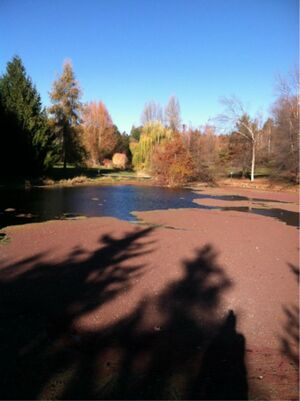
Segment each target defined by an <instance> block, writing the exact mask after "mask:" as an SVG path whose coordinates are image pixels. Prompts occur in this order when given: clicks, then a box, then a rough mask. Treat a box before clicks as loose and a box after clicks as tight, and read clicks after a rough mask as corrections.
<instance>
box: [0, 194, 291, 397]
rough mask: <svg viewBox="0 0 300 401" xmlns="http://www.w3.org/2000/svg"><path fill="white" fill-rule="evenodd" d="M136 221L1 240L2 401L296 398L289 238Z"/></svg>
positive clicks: (247, 218)
mask: <svg viewBox="0 0 300 401" xmlns="http://www.w3.org/2000/svg"><path fill="white" fill-rule="evenodd" d="M282 200H283V199H282ZM138 216H139V217H140V218H142V219H143V220H144V221H146V222H147V223H149V225H147V224H146V225H141V226H137V225H134V224H129V223H127V222H123V221H119V220H117V219H113V218H90V219H86V220H81V221H55V222H54V221H52V222H47V223H40V224H32V225H27V226H19V227H10V228H7V229H6V232H7V234H8V235H9V237H10V242H9V243H8V244H6V245H2V246H0V266H1V267H0V299H1V310H0V319H1V324H0V327H1V329H0V338H1V345H0V348H1V355H3V358H1V361H0V370H1V375H0V398H1V399H3V398H21V399H25V398H29V399H35V398H56V399H57V398H65V399H70V398H72V399H74V398H77V399H80V398H81V399H82V398H83V399H95V398H106V399H107V398H115V399H133V398H135V399H164V398H167V399H170V398H171V399H180V398H184V399H188V398H191V399H192V398H193V399H246V398H248V397H249V398H251V399H274V400H275V399H289V400H291V399H297V398H298V369H297V352H298V342H297V338H298V331H297V330H298V329H297V324H298V312H299V309H298V280H299V270H298V263H299V261H298V231H297V229H296V228H294V227H290V226H287V225H285V224H283V223H281V222H279V221H276V220H274V219H271V218H267V217H262V216H257V215H251V214H245V213H238V212H219V211H207V210H198V209H189V210H176V211H173V210H170V211H154V212H141V213H138ZM1 392H2V394H1Z"/></svg>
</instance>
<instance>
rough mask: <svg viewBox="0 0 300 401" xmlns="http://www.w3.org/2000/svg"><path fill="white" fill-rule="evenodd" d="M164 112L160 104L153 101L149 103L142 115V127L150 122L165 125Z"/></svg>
mask: <svg viewBox="0 0 300 401" xmlns="http://www.w3.org/2000/svg"><path fill="white" fill-rule="evenodd" d="M163 120H164V117H163V110H162V107H161V105H160V104H159V103H156V102H154V101H153V100H151V101H150V102H147V103H146V104H145V106H144V110H143V112H142V115H141V122H142V125H145V124H147V123H150V122H160V123H163Z"/></svg>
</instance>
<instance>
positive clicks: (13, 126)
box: [0, 56, 55, 177]
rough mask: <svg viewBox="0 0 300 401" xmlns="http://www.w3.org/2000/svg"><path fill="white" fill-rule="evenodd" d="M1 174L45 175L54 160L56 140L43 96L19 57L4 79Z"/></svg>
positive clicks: (0, 110) (0, 103)
mask: <svg viewBox="0 0 300 401" xmlns="http://www.w3.org/2000/svg"><path fill="white" fill-rule="evenodd" d="M0 118H1V150H0V175H1V176H4V177H9V176H19V177H29V176H36V175H39V174H41V173H42V172H43V171H44V170H45V169H46V168H47V167H49V166H50V165H51V163H52V161H53V159H54V153H55V149H54V148H53V141H52V140H53V137H52V135H51V131H50V129H49V125H48V119H47V115H46V112H45V110H44V109H43V108H42V105H41V99H40V95H39V94H38V92H37V90H36V88H35V86H34V85H33V83H32V81H31V79H30V77H29V76H28V75H27V74H26V71H25V67H24V66H23V63H22V60H21V59H20V58H19V57H17V56H15V57H14V58H13V59H12V61H10V62H8V63H7V68H6V72H5V74H4V75H3V76H2V77H1V78H0Z"/></svg>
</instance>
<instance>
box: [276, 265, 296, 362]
mask: <svg viewBox="0 0 300 401" xmlns="http://www.w3.org/2000/svg"><path fill="white" fill-rule="evenodd" d="M288 266H289V268H290V271H291V273H292V274H293V275H294V277H295V279H296V281H297V282H298V283H299V268H298V267H297V266H294V265H293V264H291V263H289V264H288ZM283 312H284V315H285V324H284V326H283V331H284V335H283V336H282V337H281V339H280V341H281V352H282V354H283V355H285V356H287V357H288V358H289V359H290V360H291V361H292V362H293V363H294V364H295V366H299V306H298V305H286V306H283Z"/></svg>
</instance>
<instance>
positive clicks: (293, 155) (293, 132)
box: [272, 70, 299, 181]
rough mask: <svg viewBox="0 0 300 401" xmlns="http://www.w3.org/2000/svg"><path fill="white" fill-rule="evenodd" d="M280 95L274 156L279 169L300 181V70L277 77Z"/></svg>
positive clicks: (276, 111)
mask: <svg viewBox="0 0 300 401" xmlns="http://www.w3.org/2000/svg"><path fill="white" fill-rule="evenodd" d="M277 91H278V93H279V97H278V98H277V100H276V101H275V103H274V105H273V108H272V113H273V117H274V122H275V140H274V158H275V165H276V166H277V167H278V169H279V170H281V171H283V172H287V173H292V174H293V175H294V176H295V178H296V180H297V181H299V71H298V70H294V71H292V72H291V73H290V75H289V76H288V77H287V78H282V77H279V78H278V79H277Z"/></svg>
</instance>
